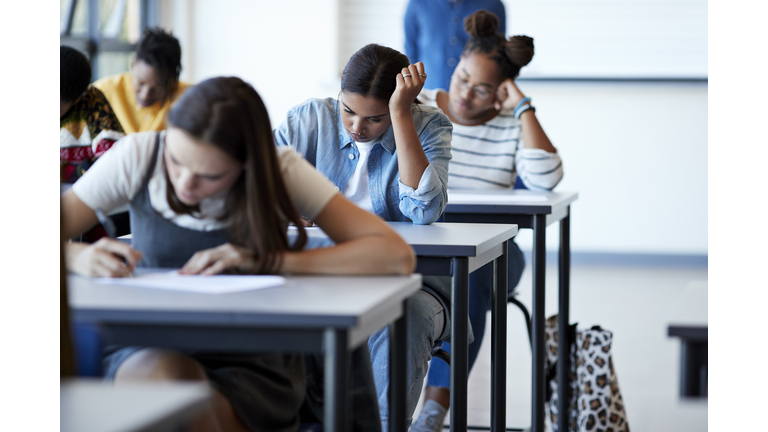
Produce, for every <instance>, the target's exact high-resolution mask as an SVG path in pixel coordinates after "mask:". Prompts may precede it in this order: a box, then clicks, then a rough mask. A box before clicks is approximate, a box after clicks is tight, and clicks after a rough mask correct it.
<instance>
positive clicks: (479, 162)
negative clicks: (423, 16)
mask: <svg viewBox="0 0 768 432" xmlns="http://www.w3.org/2000/svg"><path fill="white" fill-rule="evenodd" d="M464 26H465V29H466V31H467V33H468V34H469V36H470V39H469V41H468V42H467V44H466V45H465V46H464V51H463V53H462V55H461V58H460V61H459V63H458V65H457V66H456V70H455V71H454V73H453V77H452V79H451V86H450V90H449V91H448V92H445V91H444V90H439V89H438V90H424V91H423V92H422V93H421V94H420V95H419V100H420V101H421V102H422V103H424V104H425V105H430V106H436V107H438V108H440V109H442V110H443V112H445V113H446V114H448V115H449V117H450V119H451V121H452V122H453V142H452V151H453V159H452V160H451V162H450V169H449V177H448V186H449V187H451V188H457V189H459V188H472V189H511V188H512V187H514V185H515V180H516V177H517V176H520V178H521V179H522V181H523V183H524V184H525V185H526V187H528V189H535V190H550V189H552V188H553V187H555V185H557V183H558V182H559V181H560V179H561V178H562V176H563V168H562V164H561V162H560V156H559V155H558V154H557V150H556V149H555V147H553V146H552V143H551V142H550V141H549V138H547V135H546V134H545V133H544V130H543V129H542V127H541V125H540V124H539V121H538V119H537V118H536V114H535V110H534V108H533V106H532V105H531V101H530V98H528V97H525V96H524V95H523V93H522V92H521V91H520V89H519V88H518V87H517V85H516V84H515V82H514V80H515V78H517V75H518V74H519V73H520V68H522V67H523V66H525V65H527V64H528V63H529V62H530V61H531V59H532V58H533V39H531V38H529V37H527V36H514V37H511V38H509V39H508V40H507V39H505V37H504V36H503V35H501V34H498V33H497V32H498V28H499V20H498V18H497V17H496V15H494V14H492V13H490V12H487V11H484V10H481V11H478V12H475V13H474V14H472V15H470V16H469V17H467V19H466V20H465V21H464ZM508 253H509V262H508V264H509V266H508V269H509V278H508V290H509V291H510V292H512V291H513V290H514V288H515V287H516V286H517V283H518V282H519V281H520V276H521V275H522V272H523V269H524V267H525V261H524V260H523V254H522V252H521V251H520V248H518V247H517V244H515V242H514V241H512V242H510V245H509V251H508ZM492 272H493V264H488V265H486V266H485V267H483V268H481V269H479V270H477V271H475V272H474V273H472V274H471V275H470V285H469V320H470V323H471V325H472V330H473V332H474V335H475V340H474V342H472V343H471V344H470V345H469V368H470V370H471V369H472V366H473V365H474V363H475V360H476V359H477V354H478V352H479V351H480V345H481V344H482V340H483V335H484V333H485V324H486V323H485V321H486V316H487V315H486V314H487V312H488V311H489V310H490V308H491V292H492V286H493V273H492ZM443 347H444V348H445V349H447V350H450V344H444V345H443ZM449 404H450V369H449V368H448V365H446V364H445V362H443V361H442V360H439V359H434V360H432V363H431V367H430V370H429V375H428V376H427V390H426V402H425V404H424V409H423V410H422V412H421V414H420V415H419V418H418V419H417V420H416V422H414V426H413V427H412V428H411V431H413V432H424V431H439V430H442V426H443V418H444V417H445V413H446V410H447V409H448V407H449Z"/></svg>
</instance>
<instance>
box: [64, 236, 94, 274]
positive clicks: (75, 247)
mask: <svg viewBox="0 0 768 432" xmlns="http://www.w3.org/2000/svg"><path fill="white" fill-rule="evenodd" d="M86 247H88V244H86V243H80V242H67V243H65V244H64V254H65V259H66V261H67V270H72V264H73V263H74V262H75V260H76V259H77V256H78V255H79V254H80V252H82V251H83V249H85V248H86Z"/></svg>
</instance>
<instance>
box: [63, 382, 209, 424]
mask: <svg viewBox="0 0 768 432" xmlns="http://www.w3.org/2000/svg"><path fill="white" fill-rule="evenodd" d="M210 397H211V394H210V390H209V389H208V386H207V385H206V384H201V383H180V382H176V383H135V384H134V383H131V384H124V385H121V386H120V387H115V386H114V385H113V384H112V383H107V382H104V381H100V380H83V379H71V380H63V381H61V386H60V390H59V407H60V410H61V412H60V424H59V426H60V427H61V431H62V432H134V431H135V432H138V431H141V432H154V431H157V432H159V431H167V430H175V429H176V428H178V427H179V426H180V425H182V424H183V423H185V422H186V421H188V420H190V419H191V418H192V417H193V416H194V415H196V414H198V413H200V412H201V411H202V410H203V409H205V408H206V407H207V406H208V404H209V403H210Z"/></svg>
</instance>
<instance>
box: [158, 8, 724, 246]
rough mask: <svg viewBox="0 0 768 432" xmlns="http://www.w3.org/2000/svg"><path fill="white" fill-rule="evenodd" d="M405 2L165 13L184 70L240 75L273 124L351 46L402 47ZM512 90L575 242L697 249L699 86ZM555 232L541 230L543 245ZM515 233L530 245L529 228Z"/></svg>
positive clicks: (312, 90)
mask: <svg viewBox="0 0 768 432" xmlns="http://www.w3.org/2000/svg"><path fill="white" fill-rule="evenodd" d="M406 3H407V2H406V0H391V1H385V0H358V1H352V0H284V1H280V2H273V1H243V0H239V1H238V0H218V1H216V2H213V1H206V0H173V1H171V2H168V3H166V5H165V6H164V10H163V17H164V18H163V22H164V25H166V26H168V27H170V28H172V29H173V30H174V32H175V33H176V34H178V35H179V36H180V39H182V48H183V52H184V57H183V59H182V60H183V62H184V65H183V67H184V73H185V75H183V77H184V78H185V79H187V80H190V81H193V82H198V81H200V80H202V79H205V78H209V77H213V76H220V75H237V76H239V77H241V78H243V79H245V80H246V81H248V82H250V83H251V84H253V85H254V87H256V89H257V90H258V91H259V93H260V94H261V95H262V97H263V98H264V100H265V103H266V105H267V107H268V109H269V111H270V117H271V119H272V122H273V126H276V125H277V124H278V123H279V122H281V121H282V119H283V118H284V116H285V112H286V110H287V109H289V108H290V107H291V106H293V105H295V104H297V103H299V102H301V101H303V100H304V99H306V98H309V97H325V96H335V95H336V94H337V92H338V77H339V74H340V69H341V67H342V66H343V64H344V63H345V62H346V59H347V58H348V57H349V55H350V54H351V53H352V52H354V50H356V49H357V48H359V47H360V46H362V45H364V44H365V43H369V42H376V43H381V44H385V45H389V46H392V47H394V48H398V49H402V44H403V35H402V33H403V29H402V17H403V15H404V12H405V4H406ZM367 11H372V12H371V13H369V12H367ZM507 12H508V15H509V14H511V13H512V12H511V11H510V10H509V7H507ZM340 22H341V23H343V25H340V24H339V23H340ZM387 29H389V30H387ZM340 39H341V40H340ZM520 87H521V89H522V90H523V91H524V92H525V93H526V94H528V95H529V96H531V97H532V98H533V103H534V105H535V106H536V110H537V112H536V114H537V116H538V117H539V119H540V121H541V123H542V125H543V126H544V129H545V130H546V132H547V133H548V135H549V137H550V138H551V140H552V142H553V143H554V144H555V146H556V147H557V148H558V149H559V151H560V153H561V156H562V158H563V163H564V167H565V177H564V179H563V181H562V183H561V184H560V185H559V186H558V189H560V190H575V191H578V192H579V195H580V198H579V200H578V201H577V202H576V203H574V205H573V207H572V208H573V216H572V224H571V236H572V237H571V239H572V249H573V250H574V251H592V252H629V253H664V254H706V253H707V250H708V249H707V84H696V83H693V84H691V83H621V82H596V83H585V82H531V81H521V82H520ZM721 181H727V180H726V179H721ZM557 232H558V231H557V228H556V227H550V229H548V230H547V236H548V244H549V245H550V246H551V247H555V245H556V244H557ZM519 242H520V243H521V246H523V247H526V248H528V247H530V232H529V231H528V230H524V231H522V232H521V234H520V238H519Z"/></svg>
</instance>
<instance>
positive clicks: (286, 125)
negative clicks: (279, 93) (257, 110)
mask: <svg viewBox="0 0 768 432" xmlns="http://www.w3.org/2000/svg"><path fill="white" fill-rule="evenodd" d="M292 114H293V109H291V110H290V111H288V115H287V116H286V118H285V120H283V122H282V123H281V124H280V126H278V127H277V129H275V130H274V131H272V132H273V135H274V137H275V145H278V146H290V145H292V144H293V131H292V130H291V119H292Z"/></svg>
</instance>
